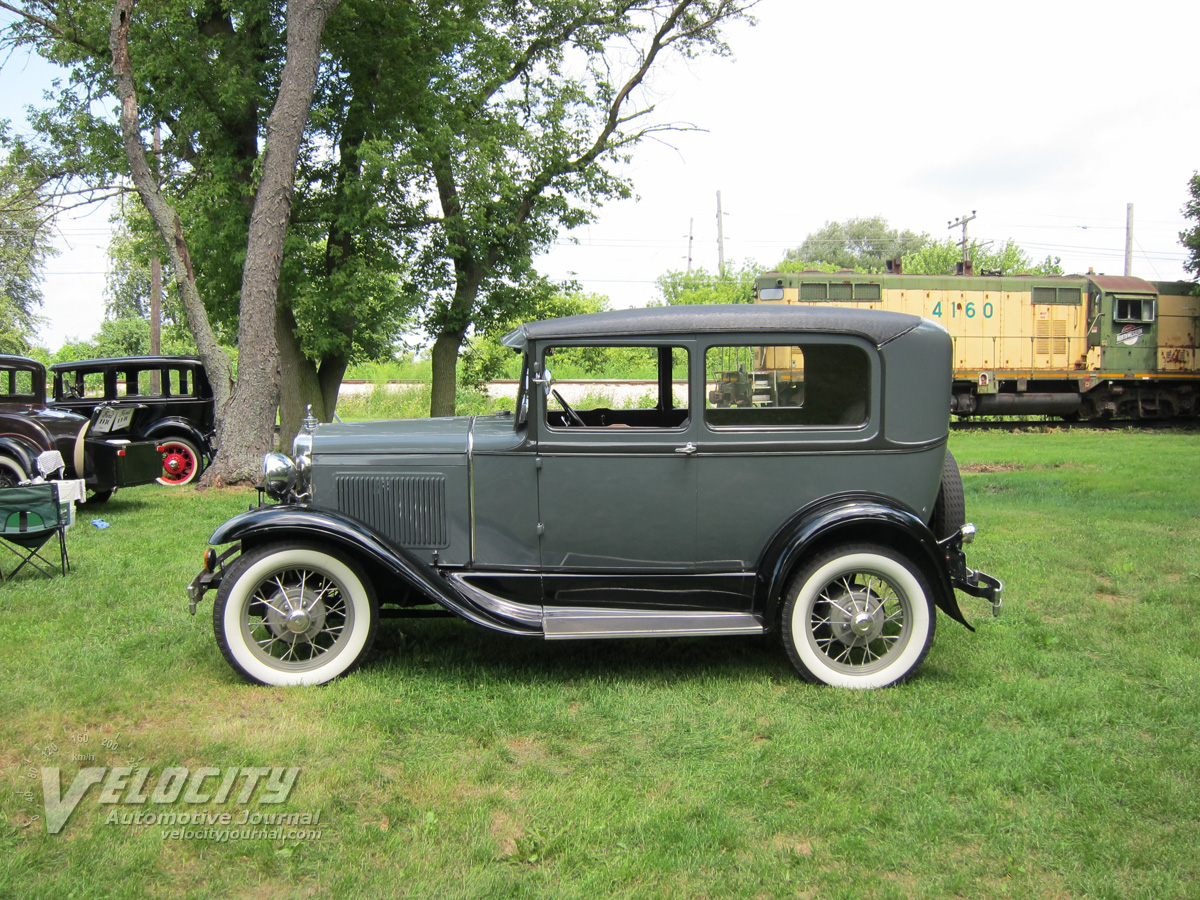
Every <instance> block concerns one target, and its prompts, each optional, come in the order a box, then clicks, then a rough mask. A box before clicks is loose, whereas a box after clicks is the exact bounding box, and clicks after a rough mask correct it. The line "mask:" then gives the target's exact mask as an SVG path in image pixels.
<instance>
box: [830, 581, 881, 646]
mask: <svg viewBox="0 0 1200 900" xmlns="http://www.w3.org/2000/svg"><path fill="white" fill-rule="evenodd" d="M829 606H830V608H829V624H830V625H831V626H832V628H833V635H834V637H835V638H837V640H838V641H839V642H840V643H842V644H843V645H845V646H847V647H861V646H864V645H866V644H869V643H871V641H873V640H875V639H876V638H878V637H879V635H880V634H881V633H882V632H883V625H884V622H885V621H886V616H885V615H884V611H883V602H882V601H881V600H880V598H879V597H878V596H877V595H876V594H875V593H874V592H873V591H872V590H871V589H870V587H869V586H868V587H866V588H863V587H861V586H859V585H854V586H853V587H852V588H851V587H847V589H846V590H845V592H844V593H842V594H840V595H839V596H836V597H831V598H830V603H829Z"/></svg>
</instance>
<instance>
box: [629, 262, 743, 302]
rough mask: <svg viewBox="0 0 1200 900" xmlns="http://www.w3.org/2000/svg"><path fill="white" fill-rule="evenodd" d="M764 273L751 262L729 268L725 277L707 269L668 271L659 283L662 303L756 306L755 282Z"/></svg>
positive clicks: (657, 283)
mask: <svg viewBox="0 0 1200 900" xmlns="http://www.w3.org/2000/svg"><path fill="white" fill-rule="evenodd" d="M760 272H761V267H760V266H758V265H757V264H755V263H752V262H751V263H746V264H745V265H743V266H741V267H738V266H733V265H727V266H726V267H725V273H724V274H723V275H722V274H719V273H716V272H709V271H708V270H707V269H693V270H692V271H690V272H678V271H673V272H666V273H664V274H662V275H660V276H658V278H657V279H656V280H655V284H656V285H657V286H658V290H659V292H660V293H661V294H662V304H663V305H666V306H685V305H692V304H699V303H705V304H707V303H752V302H754V279H755V277H756V276H757V275H758V274H759V273H760ZM651 305H652V306H653V305H657V304H651Z"/></svg>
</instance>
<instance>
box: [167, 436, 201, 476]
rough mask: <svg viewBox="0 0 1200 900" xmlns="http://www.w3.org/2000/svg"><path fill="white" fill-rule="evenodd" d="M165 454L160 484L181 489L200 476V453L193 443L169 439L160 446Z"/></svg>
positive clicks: (175, 438) (179, 439) (174, 438)
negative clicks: (180, 487)
mask: <svg viewBox="0 0 1200 900" xmlns="http://www.w3.org/2000/svg"><path fill="white" fill-rule="evenodd" d="M160 446H161V447H162V448H163V449H162V454H163V473H162V475H160V476H159V477H158V483H159V484H166V485H170V486H172V487H179V486H181V485H185V484H191V483H192V482H193V481H195V480H196V476H197V475H199V474H200V470H201V463H200V451H199V450H198V449H197V448H196V445H195V444H193V443H192V442H191V441H188V440H184V439H183V438H177V437H173V438H167V439H166V440H165V441H163V442H162V444H161V445H160Z"/></svg>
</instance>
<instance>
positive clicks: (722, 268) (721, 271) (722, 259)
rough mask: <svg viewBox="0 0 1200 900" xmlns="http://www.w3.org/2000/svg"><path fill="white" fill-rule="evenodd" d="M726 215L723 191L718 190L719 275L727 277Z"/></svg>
mask: <svg viewBox="0 0 1200 900" xmlns="http://www.w3.org/2000/svg"><path fill="white" fill-rule="evenodd" d="M724 219H725V216H724V213H722V212H721V192H720V191H717V275H718V276H719V277H721V278H724V277H725V221H724Z"/></svg>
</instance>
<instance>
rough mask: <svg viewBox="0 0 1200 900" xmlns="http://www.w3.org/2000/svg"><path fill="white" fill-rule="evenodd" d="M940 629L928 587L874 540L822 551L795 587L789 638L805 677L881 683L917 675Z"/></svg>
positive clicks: (788, 605) (789, 601)
mask: <svg viewBox="0 0 1200 900" xmlns="http://www.w3.org/2000/svg"><path fill="white" fill-rule="evenodd" d="M935 626H936V619H935V612H934V606H933V601H932V596H931V591H930V589H929V584H928V582H927V581H926V579H925V576H924V574H923V573H922V572H921V570H920V569H919V568H918V567H917V566H915V565H913V563H911V562H910V561H908V560H906V559H905V558H904V557H902V556H900V555H899V554H897V553H896V552H895V551H893V550H891V549H889V548H886V547H879V546H875V545H871V544H862V545H852V546H843V547H838V548H836V549H834V550H831V551H829V552H827V553H824V554H822V555H821V556H818V557H817V558H816V559H814V560H813V561H812V562H811V563H810V564H809V565H808V566H806V567H805V569H804V570H803V571H802V572H800V573H799V574H798V575H797V576H796V577H795V578H794V579H793V580H792V582H791V584H790V585H789V586H788V590H787V594H786V599H785V602H784V606H783V620H782V631H783V642H784V646H785V647H786V648H787V652H788V657H789V658H790V659H791V661H792V665H794V666H795V667H796V671H797V672H799V673H800V676H801V677H802V678H804V679H805V680H806V681H811V682H813V683H819V684H829V685H833V686H835V687H847V688H881V687H887V686H888V685H891V684H896V683H897V682H900V681H903V680H904V679H906V678H908V677H909V676H911V675H912V673H913V672H914V671H915V670H916V668H917V666H918V665H919V664H920V662H921V660H922V659H924V658H925V654H926V653H927V652H928V650H929V646H930V644H931V643H932V642H933V633H934V628H935Z"/></svg>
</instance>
